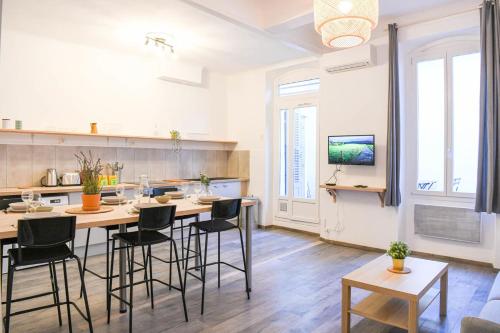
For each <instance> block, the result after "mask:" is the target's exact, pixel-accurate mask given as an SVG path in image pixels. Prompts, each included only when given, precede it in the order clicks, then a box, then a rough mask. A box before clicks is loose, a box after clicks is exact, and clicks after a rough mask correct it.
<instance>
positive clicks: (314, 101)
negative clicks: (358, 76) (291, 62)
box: [273, 70, 321, 224]
mask: <svg viewBox="0 0 500 333" xmlns="http://www.w3.org/2000/svg"><path fill="white" fill-rule="evenodd" d="M317 78H319V73H316V72H315V71H311V70H297V71H293V72H290V73H287V74H285V75H284V76H282V77H280V78H278V79H277V80H276V81H275V85H274V115H273V121H274V124H275V126H274V129H275V131H274V132H275V133H274V147H276V151H275V153H274V154H273V155H274V156H273V158H274V161H275V167H274V189H275V190H274V196H273V201H274V203H275V204H274V215H275V216H276V217H277V218H284V219H287V220H290V221H295V222H303V223H314V224H318V223H319V195H320V192H319V160H320V159H319V141H318V140H319V91H316V92H309V93H303V94H293V95H285V96H279V85H280V84H286V83H292V82H298V81H305V80H310V79H317ZM320 85H321V83H320ZM320 89H321V88H320ZM304 106H315V107H316V142H317V143H318V144H317V145H316V179H315V182H316V188H315V189H314V191H315V192H314V193H315V198H314V199H303V198H294V197H293V192H294V188H293V173H290V172H289V173H288V179H287V189H288V191H287V196H286V197H283V196H281V193H280V192H281V191H280V172H281V161H280V160H281V159H280V147H281V145H280V141H281V140H280V137H281V133H280V130H279V129H280V121H281V119H280V114H281V110H283V109H286V110H288V119H289V121H288V147H289V150H288V156H287V163H288V166H289V170H290V169H291V167H290V166H291V165H293V164H292V162H293V151H292V147H293V135H292V134H293V128H294V119H293V111H294V109H296V108H298V107H304ZM285 200H286V201H288V203H289V204H288V210H287V212H286V213H282V212H280V210H279V207H278V206H279V202H280V201H285ZM292 202H297V203H304V204H315V205H316V206H317V207H316V213H315V216H314V217H312V218H310V217H304V216H300V214H296V213H295V214H294V212H293V210H292V209H291V207H292V205H291V203H292Z"/></svg>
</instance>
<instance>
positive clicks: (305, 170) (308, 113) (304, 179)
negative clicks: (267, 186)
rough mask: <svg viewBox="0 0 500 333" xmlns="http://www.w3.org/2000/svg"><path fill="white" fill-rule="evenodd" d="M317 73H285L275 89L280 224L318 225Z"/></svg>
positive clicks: (276, 182)
mask: <svg viewBox="0 0 500 333" xmlns="http://www.w3.org/2000/svg"><path fill="white" fill-rule="evenodd" d="M317 74H318V71H317V69H311V68H307V69H299V70H294V71H290V72H288V73H285V74H284V75H283V76H281V77H280V78H279V79H278V82H276V84H275V86H274V89H275V90H274V91H275V102H276V109H275V110H276V111H275V114H274V131H273V132H274V146H275V147H276V148H277V149H275V150H274V151H275V153H274V154H275V155H274V156H275V158H274V160H275V163H274V165H275V168H274V174H275V180H274V184H275V188H276V191H273V197H274V199H275V205H274V213H275V216H276V217H277V218H279V219H280V221H282V222H284V223H290V227H292V225H293V224H294V223H314V224H318V223H319V219H318V214H319V206H318V192H319V187H318V137H317V136H318V121H317V113H318V91H319V79H318V78H317Z"/></svg>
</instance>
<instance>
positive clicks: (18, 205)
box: [9, 202, 28, 210]
mask: <svg viewBox="0 0 500 333" xmlns="http://www.w3.org/2000/svg"><path fill="white" fill-rule="evenodd" d="M9 207H10V208H11V209H12V210H26V209H28V204H26V203H24V202H12V203H10V204H9Z"/></svg>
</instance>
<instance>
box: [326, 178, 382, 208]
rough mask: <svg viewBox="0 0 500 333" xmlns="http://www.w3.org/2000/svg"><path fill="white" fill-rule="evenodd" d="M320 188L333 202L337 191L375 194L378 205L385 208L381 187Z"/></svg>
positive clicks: (340, 186)
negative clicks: (378, 201)
mask: <svg viewBox="0 0 500 333" xmlns="http://www.w3.org/2000/svg"><path fill="white" fill-rule="evenodd" d="M320 188H324V189H326V191H327V192H328V194H330V195H331V196H332V200H333V202H337V191H354V192H369V193H377V195H378V198H379V199H380V205H381V206H382V208H383V207H384V206H385V200H384V199H385V191H386V190H385V188H381V187H371V186H368V187H354V186H352V185H326V184H322V185H320Z"/></svg>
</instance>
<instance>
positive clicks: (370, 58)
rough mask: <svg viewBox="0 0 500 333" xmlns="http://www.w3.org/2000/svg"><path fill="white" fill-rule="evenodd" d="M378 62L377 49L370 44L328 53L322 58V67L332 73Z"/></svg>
mask: <svg viewBox="0 0 500 333" xmlns="http://www.w3.org/2000/svg"><path fill="white" fill-rule="evenodd" d="M376 64H377V49H376V48H375V47H374V46H372V45H369V44H367V45H363V46H359V47H354V48H352V49H347V50H341V51H335V52H332V53H328V54H325V55H323V57H322V58H321V68H323V69H324V70H325V71H326V72H327V73H330V74H336V73H342V72H347V71H352V70H357V69H361V68H366V67H371V66H375V65H376Z"/></svg>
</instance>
